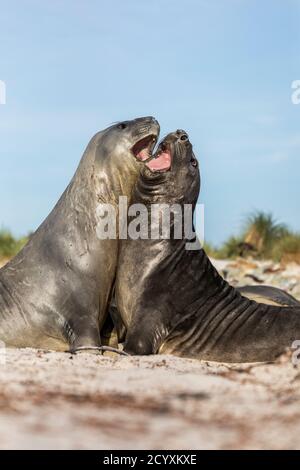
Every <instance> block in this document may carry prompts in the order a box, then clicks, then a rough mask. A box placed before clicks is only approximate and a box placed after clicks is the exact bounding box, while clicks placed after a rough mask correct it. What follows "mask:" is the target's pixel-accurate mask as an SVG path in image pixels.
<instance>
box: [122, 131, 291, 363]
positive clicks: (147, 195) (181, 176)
mask: <svg viewBox="0 0 300 470" xmlns="http://www.w3.org/2000/svg"><path fill="white" fill-rule="evenodd" d="M199 189H200V174H199V170H198V166H197V161H196V159H195V156H194V154H193V150H192V145H191V143H190V142H189V140H188V136H187V134H186V133H185V132H184V131H177V132H175V133H173V134H170V135H169V136H167V138H166V139H165V140H164V141H163V142H162V144H161V145H160V146H159V148H158V151H157V153H156V158H155V159H154V160H152V161H151V162H149V163H147V164H146V165H145V166H144V167H143V168H142V169H141V174H140V177H139V179H138V181H137V183H136V186H135V189H134V191H133V198H132V203H139V204H145V205H146V206H147V207H150V206H151V207H152V206H153V205H155V204H167V205H170V204H174V203H176V204H177V206H178V205H179V206H181V208H182V209H183V205H184V204H190V205H192V207H193V210H194V208H195V203H196V201H197V198H198V194H199ZM181 213H183V214H184V213H185V212H184V210H182V211H181ZM151 221H152V219H151ZM174 222H175V216H174V218H173V219H172V225H171V237H169V239H158V238H148V239H141V238H140V239H137V240H134V239H130V238H128V239H127V240H124V241H122V243H121V246H120V256H119V267H118V274H117V280H116V301H117V306H118V309H119V312H120V314H121V316H122V320H123V321H124V323H125V326H126V328H127V330H128V331H127V336H126V341H125V347H124V350H125V351H126V352H128V353H130V354H156V353H160V354H174V355H178V356H185V357H193V358H199V359H204V360H212V361H220V362H256V361H270V360H274V359H275V358H276V357H277V356H278V355H280V354H281V353H282V352H284V351H285V349H286V348H289V347H291V345H292V343H293V341H294V340H298V339H300V308H299V307H277V306H269V305H263V304H258V303H256V302H255V301H251V300H249V299H247V298H245V297H243V296H242V295H241V294H240V293H239V292H238V291H237V290H236V289H234V288H233V287H231V286H230V285H229V284H228V283H227V282H226V281H225V280H224V279H223V278H222V277H221V276H220V275H219V273H218V272H217V270H216V269H215V268H214V266H213V265H212V264H211V262H210V260H209V258H208V257H207V255H206V253H205V252H204V250H203V249H201V247H200V246H199V247H198V249H196V250H187V249H186V244H187V239H186V238H184V237H183V238H182V239H177V238H176V237H175V236H174V234H175V223H174ZM151 223H152V222H151ZM157 223H158V224H159V225H160V223H161V220H160V219H158V222H157ZM153 228H154V229H155V228H156V227H153V223H152V225H151V232H152V230H153ZM148 229H149V227H148ZM148 235H149V233H148ZM133 259H134V260H135V262H134V263H133V262H132V260H133Z"/></svg>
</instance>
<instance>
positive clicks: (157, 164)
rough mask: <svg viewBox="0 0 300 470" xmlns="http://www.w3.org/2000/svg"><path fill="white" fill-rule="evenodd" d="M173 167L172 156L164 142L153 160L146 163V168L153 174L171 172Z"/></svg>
mask: <svg viewBox="0 0 300 470" xmlns="http://www.w3.org/2000/svg"><path fill="white" fill-rule="evenodd" d="M171 165H172V154H171V149H170V147H169V145H168V144H166V143H165V142H162V143H161V144H160V146H159V147H158V150H157V152H156V154H155V157H154V158H153V160H150V162H148V163H146V166H147V167H148V168H149V169H150V170H151V171H153V172H164V171H168V170H170V168H171Z"/></svg>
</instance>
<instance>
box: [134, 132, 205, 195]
mask: <svg viewBox="0 0 300 470" xmlns="http://www.w3.org/2000/svg"><path fill="white" fill-rule="evenodd" d="M139 183H140V184H139V189H140V191H141V192H142V193H144V194H145V195H148V196H151V197H152V198H153V199H154V200H163V201H165V202H177V203H184V204H195V203H196V201H197V199H198V196H199V191H200V172H199V165H198V161H197V159H196V157H195V155H194V152H193V146H192V144H191V142H190V141H189V137H188V134H187V133H186V132H185V131H183V130H181V129H179V130H177V131H176V132H172V133H171V134H168V135H167V137H165V139H164V140H163V141H162V142H161V143H160V144H159V146H158V149H157V151H156V153H155V155H154V157H153V159H151V160H149V161H148V162H146V164H145V165H144V167H143V168H142V170H141V178H140V182H139Z"/></svg>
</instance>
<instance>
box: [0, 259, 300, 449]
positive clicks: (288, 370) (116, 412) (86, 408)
mask: <svg viewBox="0 0 300 470" xmlns="http://www.w3.org/2000/svg"><path fill="white" fill-rule="evenodd" d="M215 264H216V265H217V267H218V269H219V271H220V272H221V273H222V274H223V275H224V276H225V277H226V278H227V279H228V280H229V281H230V282H231V283H232V284H233V285H243V284H250V283H257V279H258V280H261V281H262V282H264V283H265V284H272V285H277V286H279V287H281V288H284V289H285V290H287V291H289V292H291V293H292V294H294V295H296V296H297V297H298V298H300V266H299V265H291V266H288V267H284V268H281V267H280V266H276V265H274V264H272V263H271V264H270V263H268V262H263V263H256V262H255V263H253V262H245V261H243V260H237V261H236V262H232V261H218V262H215ZM4 362H5V363H4ZM0 449H300V366H297V367H296V366H293V364H292V360H291V355H289V354H287V355H286V356H283V357H282V358H281V359H280V360H279V361H278V362H277V363H275V364H259V365H251V366H250V365H226V364H213V363H210V364H208V363H206V362H201V361H197V360H189V359H180V358H176V357H171V356H148V357H131V358H127V357H120V356H114V357H107V356H99V355H93V354H87V353H82V354H79V355H76V356H71V355H70V354H67V353H54V352H47V351H37V350H30V349H23V350H13V349H11V350H8V349H7V350H6V351H5V350H4V351H2V354H1V350H0Z"/></svg>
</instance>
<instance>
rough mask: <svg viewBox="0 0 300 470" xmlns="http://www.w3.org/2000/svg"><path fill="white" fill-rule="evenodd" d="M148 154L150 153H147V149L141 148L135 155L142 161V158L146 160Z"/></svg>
mask: <svg viewBox="0 0 300 470" xmlns="http://www.w3.org/2000/svg"><path fill="white" fill-rule="evenodd" d="M149 156H150V155H149V152H148V149H143V150H141V151H140V152H139V153H138V155H137V157H138V159H139V160H141V161H142V162H143V161H144V160H147V159H148V158H149Z"/></svg>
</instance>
